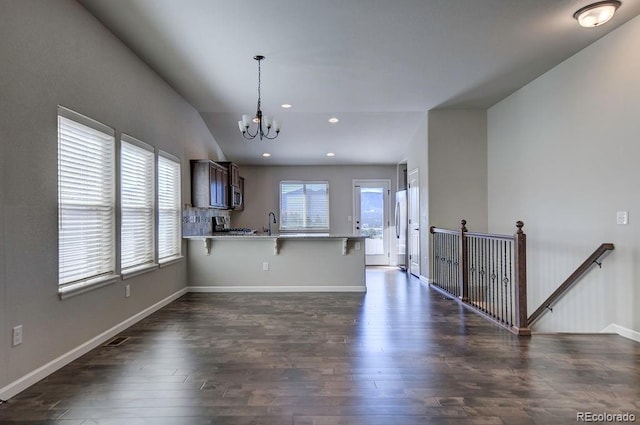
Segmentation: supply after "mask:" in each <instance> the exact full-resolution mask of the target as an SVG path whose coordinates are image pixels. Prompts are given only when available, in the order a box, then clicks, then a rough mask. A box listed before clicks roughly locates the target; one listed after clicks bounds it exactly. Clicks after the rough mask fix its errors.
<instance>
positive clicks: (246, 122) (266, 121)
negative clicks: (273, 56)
mask: <svg viewBox="0 0 640 425" xmlns="http://www.w3.org/2000/svg"><path fill="white" fill-rule="evenodd" d="M253 58H254V59H255V60H257V61H258V108H257V110H256V114H255V116H254V117H251V116H249V115H243V116H242V120H241V121H238V127H240V131H241V132H242V136H243V137H244V138H245V139H248V140H252V139H255V138H256V136H260V140H262V139H263V138H264V139H269V140H272V139H275V138H276V137H278V134H280V122H279V121H276V120H272V118H271V117H270V116H269V115H262V110H261V109H260V103H261V101H262V97H261V95H260V74H261V69H260V61H262V60H263V59H264V56H262V55H256V56H254V57H253ZM252 121H253V122H255V123H256V124H258V126H257V127H256V130H255V132H253V133H252V132H251V131H249V127H250V126H251V122H252ZM265 128H266V131H265ZM271 129H273V130H274V131H275V132H276V134H274V135H273V136H272V137H269V133H270V132H271Z"/></svg>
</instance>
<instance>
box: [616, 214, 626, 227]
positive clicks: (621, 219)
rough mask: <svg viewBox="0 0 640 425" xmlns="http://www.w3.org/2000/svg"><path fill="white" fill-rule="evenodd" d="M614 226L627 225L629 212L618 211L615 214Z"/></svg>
mask: <svg viewBox="0 0 640 425" xmlns="http://www.w3.org/2000/svg"><path fill="white" fill-rule="evenodd" d="M616 224H629V211H618V212H617V213H616Z"/></svg>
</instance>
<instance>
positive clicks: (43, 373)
mask: <svg viewBox="0 0 640 425" xmlns="http://www.w3.org/2000/svg"><path fill="white" fill-rule="evenodd" d="M187 292H188V291H187V288H184V289H181V290H180V291H178V292H176V293H174V294H172V295H169V296H168V297H167V298H165V299H163V300H161V301H158V302H157V303H155V304H154V305H152V306H150V307H147V308H146V309H144V310H142V311H141V312H139V313H137V314H134V315H133V316H131V317H129V318H128V319H126V320H125V321H123V322H121V323H118V324H117V325H115V326H114V327H112V328H111V329H108V330H106V331H104V332H102V333H101V334H100V335H97V336H96V337H94V338H91V339H90V340H89V341H87V342H85V343H83V344H81V345H79V346H77V347H76V348H74V349H72V350H70V351H68V352H66V353H64V354H63V355H61V356H60V357H58V358H56V359H54V360H52V361H50V362H49V363H47V364H45V365H44V366H41V367H39V368H38V369H36V370H34V371H32V372H30V373H28V374H26V375H24V376H22V377H21V378H19V379H17V380H15V381H13V382H12V383H10V384H9V385H7V386H5V387H3V388H0V400H7V399H9V398H11V397H13V396H14V395H16V394H18V393H20V392H21V391H24V390H26V389H27V388H29V387H30V386H31V385H33V384H35V383H36V382H38V381H40V380H42V379H44V378H46V377H47V376H49V375H51V374H52V373H53V372H55V371H56V370H58V369H60V368H62V367H63V366H66V365H67V364H69V363H71V362H72V361H74V360H76V359H77V358H79V357H80V356H82V355H84V354H86V353H88V352H89V351H91V350H93V349H94V348H96V347H97V346H99V345H101V344H104V343H105V342H107V341H108V340H109V339H111V338H113V337H114V336H116V335H117V334H119V333H120V332H122V331H124V330H125V329H127V328H129V327H130V326H132V325H134V324H136V323H137V322H139V321H140V320H142V319H144V318H145V317H147V316H149V315H150V314H152V313H154V312H156V311H158V310H160V309H161V308H162V307H164V306H166V305H168V304H169V303H171V302H173V301H175V300H177V299H178V298H180V297H181V296H183V295H184V294H186V293H187Z"/></svg>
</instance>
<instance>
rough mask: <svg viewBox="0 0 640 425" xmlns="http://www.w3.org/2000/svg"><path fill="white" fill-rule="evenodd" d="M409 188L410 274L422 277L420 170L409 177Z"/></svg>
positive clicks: (416, 170)
mask: <svg viewBox="0 0 640 425" xmlns="http://www.w3.org/2000/svg"><path fill="white" fill-rule="evenodd" d="M407 183H408V187H409V201H408V204H409V205H408V209H409V272H411V274H412V275H414V276H418V277H420V177H419V173H418V169H417V168H416V169H415V170H413V171H411V172H410V173H409V175H408V176H407Z"/></svg>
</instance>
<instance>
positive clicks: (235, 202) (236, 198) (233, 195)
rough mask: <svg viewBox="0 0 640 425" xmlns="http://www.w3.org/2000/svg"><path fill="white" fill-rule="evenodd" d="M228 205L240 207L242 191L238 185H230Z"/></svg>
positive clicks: (233, 207)
mask: <svg viewBox="0 0 640 425" xmlns="http://www.w3.org/2000/svg"><path fill="white" fill-rule="evenodd" d="M230 188H231V189H230V190H229V192H230V196H229V198H230V200H229V207H230V208H231V209H236V208H240V207H242V192H241V191H240V188H239V187H238V186H230Z"/></svg>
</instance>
